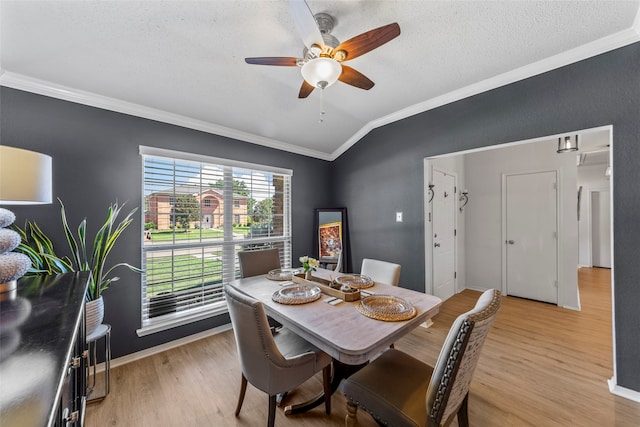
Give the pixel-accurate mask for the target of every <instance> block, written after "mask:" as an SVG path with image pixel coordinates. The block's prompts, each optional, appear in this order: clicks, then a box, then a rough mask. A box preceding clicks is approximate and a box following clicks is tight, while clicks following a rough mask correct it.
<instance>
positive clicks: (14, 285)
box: [0, 280, 18, 301]
mask: <svg viewBox="0 0 640 427" xmlns="http://www.w3.org/2000/svg"><path fill="white" fill-rule="evenodd" d="M17 295H18V281H17V280H10V281H8V282H6V283H0V301H9V300H13V299H15V298H16V296H17Z"/></svg>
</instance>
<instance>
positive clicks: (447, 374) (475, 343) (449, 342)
mask: <svg viewBox="0 0 640 427" xmlns="http://www.w3.org/2000/svg"><path fill="white" fill-rule="evenodd" d="M500 305H501V293H500V291H498V290H496V289H489V290H487V291H485V292H483V293H482V295H480V298H478V302H477V303H476V305H475V307H474V308H473V309H472V310H470V311H468V312H466V313H464V314H461V315H460V316H458V318H457V319H456V320H455V321H454V322H453V325H451V329H449V334H448V335H447V338H446V340H445V341H444V344H443V345H442V349H441V350H440V355H439V356H438V360H437V362H436V364H435V366H434V368H433V374H432V376H431V380H430V382H429V387H428V389H427V396H426V399H427V408H429V417H430V418H431V419H432V421H433V423H434V424H435V425H440V423H441V422H443V421H445V420H448V419H449V417H450V416H451V415H452V414H455V413H456V412H457V410H458V408H459V407H460V405H461V404H462V401H463V400H464V398H465V396H466V395H467V393H468V392H469V385H470V384H471V379H472V377H473V372H474V370H475V368H476V365H477V364H478V359H479V357H480V350H481V349H482V345H483V344H484V341H485V338H486V337H487V334H488V333H489V329H490V328H491V325H492V324H493V320H494V319H495V317H496V314H497V313H498V310H499V309H500Z"/></svg>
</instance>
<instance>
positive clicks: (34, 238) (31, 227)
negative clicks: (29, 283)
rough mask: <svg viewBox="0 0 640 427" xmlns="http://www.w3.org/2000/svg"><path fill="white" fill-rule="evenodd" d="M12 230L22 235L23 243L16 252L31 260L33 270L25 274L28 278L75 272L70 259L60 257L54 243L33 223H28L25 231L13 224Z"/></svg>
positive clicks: (30, 269)
mask: <svg viewBox="0 0 640 427" xmlns="http://www.w3.org/2000/svg"><path fill="white" fill-rule="evenodd" d="M11 229H12V230H14V231H16V232H17V233H18V234H19V235H20V239H21V242H20V244H19V245H18V247H17V248H16V252H21V253H23V254H25V255H27V256H28V257H29V259H30V260H31V268H29V270H28V271H27V272H26V273H25V277H28V276H40V275H56V274H62V273H68V272H70V271H73V266H72V265H71V260H70V259H69V257H66V256H65V257H59V256H58V255H56V253H55V250H54V248H53V242H51V239H50V238H49V237H48V236H47V235H46V234H45V233H44V232H43V231H42V229H41V228H40V227H39V226H38V224H36V223H35V222H32V221H26V222H25V224H24V229H21V228H20V227H18V226H17V225H15V224H13V225H12V226H11Z"/></svg>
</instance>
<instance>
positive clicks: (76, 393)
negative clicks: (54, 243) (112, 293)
mask: <svg viewBox="0 0 640 427" xmlns="http://www.w3.org/2000/svg"><path fill="white" fill-rule="evenodd" d="M88 279H89V276H88V273H87V272H80V273H67V274H61V275H58V276H41V277H29V278H22V279H20V280H19V281H18V289H17V291H16V292H13V293H11V292H7V293H1V294H0V426H2V427H32V426H33V427H35V426H37V427H42V426H47V427H53V426H64V427H76V426H82V425H83V424H84V410H85V405H86V396H85V391H86V364H87V352H86V338H85V314H84V296H85V292H86V289H87V284H88Z"/></svg>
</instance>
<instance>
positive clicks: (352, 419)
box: [344, 400, 358, 427]
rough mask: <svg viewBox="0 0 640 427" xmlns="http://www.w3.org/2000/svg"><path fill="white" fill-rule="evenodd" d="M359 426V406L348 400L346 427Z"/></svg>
mask: <svg viewBox="0 0 640 427" xmlns="http://www.w3.org/2000/svg"><path fill="white" fill-rule="evenodd" d="M356 424H358V406H357V405H356V404H354V403H353V402H351V401H350V400H347V416H346V417H345V419H344V425H345V427H355V426H356Z"/></svg>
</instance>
